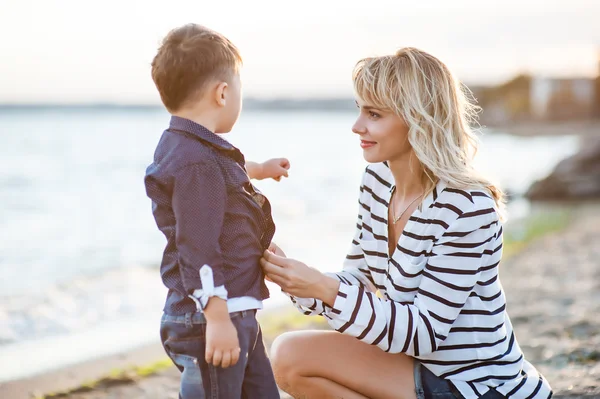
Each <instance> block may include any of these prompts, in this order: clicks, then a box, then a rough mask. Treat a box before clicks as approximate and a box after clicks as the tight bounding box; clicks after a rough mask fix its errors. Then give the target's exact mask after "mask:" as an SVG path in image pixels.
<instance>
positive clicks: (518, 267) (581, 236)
mask: <svg viewBox="0 0 600 399" xmlns="http://www.w3.org/2000/svg"><path fill="white" fill-rule="evenodd" d="M571 219H572V220H571V222H569V224H568V226H566V227H565V228H563V229H562V230H560V231H558V232H555V233H548V234H545V235H543V236H541V237H540V238H537V239H535V240H533V242H532V243H531V244H528V245H527V246H526V247H525V248H524V249H522V250H520V251H518V252H517V253H516V254H513V255H511V256H509V257H507V258H505V260H504V262H503V266H502V268H501V279H502V283H503V286H504V288H505V291H506V294H507V297H508V310H509V314H510V315H511V318H512V322H513V325H514V328H515V331H516V333H517V337H518V340H519V342H520V344H521V347H522V348H523V350H524V352H525V355H526V357H527V358H528V360H529V361H531V362H532V363H533V364H535V365H536V366H537V367H538V368H539V370H540V371H541V372H542V373H543V374H544V375H545V376H546V377H547V379H548V380H549V381H550V383H551V384H552V386H553V388H554V391H555V396H554V397H557V398H567V397H568V398H578V397H581V398H583V397H585V398H600V349H599V348H600V317H599V315H600V261H599V259H600V245H599V244H598V243H599V242H600V227H599V226H600V206H599V205H598V204H591V205H588V206H585V207H582V206H579V209H578V210H577V211H575V212H573V215H572V216H571ZM524 270H526V273H525V275H524V274H523V271H524ZM279 311H281V310H279ZM285 312H286V313H290V314H291V313H292V312H295V310H293V309H292V308H291V305H290V308H289V310H287V311H285ZM272 316H273V315H271V317H272ZM263 317H264V319H263V321H264V322H265V323H266V324H269V323H270V322H269V321H268V320H267V319H268V317H269V315H266V314H265V315H264V316H263ZM291 317H294V319H293V320H295V323H298V321H297V320H298V318H296V317H295V316H291ZM300 317H301V319H300V320H304V319H303V318H302V317H303V316H300ZM306 321H307V322H309V321H313V322H318V319H312V318H311V319H308V318H307V319H306ZM317 326H318V324H317ZM302 327H303V326H302V325H300V326H299V325H294V324H293V323H287V324H286V322H284V323H283V324H281V325H279V326H278V327H277V328H275V329H274V330H273V331H278V330H281V329H283V330H285V329H293V328H302ZM313 327H314V326H313ZM265 335H266V337H267V341H270V340H272V339H273V338H274V335H276V333H275V332H271V333H266V334H265ZM268 343H269V342H268ZM164 358H165V357H164V353H163V352H162V348H161V347H160V345H159V344H158V343H157V344H156V345H152V346H149V347H144V348H138V349H136V350H133V351H130V352H127V353H123V354H121V355H116V356H111V357H107V358H104V359H97V360H93V361H90V362H86V363H84V364H81V365H77V366H74V367H69V368H67V369H63V370H57V371H54V372H51V373H47V374H44V375H40V376H37V377H33V378H29V379H25V380H21V381H13V382H9V383H6V384H4V385H0V397H2V398H10V399H22V398H32V397H43V395H44V394H46V395H48V394H49V393H52V392H59V391H67V390H72V389H74V388H76V387H78V386H81V385H82V384H86V382H88V381H93V380H98V379H100V378H102V377H107V376H109V375H110V374H111V370H118V369H127V368H130V367H133V366H135V365H137V366H142V365H148V364H151V363H156V362H157V361H161V360H164ZM112 373H113V375H115V371H113V372H112ZM178 383H179V372H178V371H177V370H176V369H175V368H173V367H164V365H163V367H162V369H160V371H158V372H156V373H154V374H152V375H149V376H146V377H140V376H139V373H137V372H130V373H120V374H119V376H118V377H117V378H108V379H106V378H105V379H104V380H103V381H100V383H98V384H97V386H96V387H95V388H90V387H87V388H85V387H84V388H81V389H79V392H71V393H68V394H63V395H54V396H48V397H52V398H58V397H60V398H72V399H109V398H111V399H113V398H143V399H165V398H177V390H178ZM282 397H286V396H285V395H282Z"/></svg>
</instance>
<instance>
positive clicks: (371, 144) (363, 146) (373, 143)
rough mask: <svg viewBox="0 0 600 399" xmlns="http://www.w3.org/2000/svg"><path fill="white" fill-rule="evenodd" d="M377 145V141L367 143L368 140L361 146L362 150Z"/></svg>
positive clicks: (362, 141)
mask: <svg viewBox="0 0 600 399" xmlns="http://www.w3.org/2000/svg"><path fill="white" fill-rule="evenodd" d="M375 144H377V142H376V141H367V140H361V141H360V146H361V147H362V148H371V147H373V146H374V145H375Z"/></svg>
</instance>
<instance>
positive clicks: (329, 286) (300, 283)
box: [260, 248, 339, 306]
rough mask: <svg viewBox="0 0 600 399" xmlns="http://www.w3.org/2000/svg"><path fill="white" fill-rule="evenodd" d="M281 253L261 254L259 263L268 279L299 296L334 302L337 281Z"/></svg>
mask: <svg viewBox="0 0 600 399" xmlns="http://www.w3.org/2000/svg"><path fill="white" fill-rule="evenodd" d="M277 249H279V248H277ZM279 251H281V250H279ZM281 253H282V254H283V251H281ZM283 255H284V256H280V255H276V254H274V253H273V252H271V251H270V250H267V251H265V253H264V254H263V258H262V259H261V260H260V264H261V265H262V268H263V271H264V272H265V275H266V276H267V278H268V279H269V280H270V281H272V282H274V283H275V284H277V285H278V286H280V287H281V289H282V290H283V291H284V292H287V293H288V294H291V295H294V296H297V297H300V298H317V299H320V300H322V301H323V302H325V303H327V304H329V305H330V306H331V305H332V304H333V302H335V298H336V296H337V292H338V289H339V281H337V280H335V279H333V278H330V277H327V276H325V275H324V274H323V273H321V272H320V271H318V270H317V269H315V268H312V267H309V266H307V265H305V264H304V263H302V262H300V261H297V260H295V259H290V258H286V257H285V254H283Z"/></svg>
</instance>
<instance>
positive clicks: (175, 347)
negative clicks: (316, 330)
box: [160, 310, 279, 399]
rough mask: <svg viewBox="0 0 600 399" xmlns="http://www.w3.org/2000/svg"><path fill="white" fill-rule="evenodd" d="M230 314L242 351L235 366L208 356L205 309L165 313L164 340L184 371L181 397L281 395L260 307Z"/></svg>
mask: <svg viewBox="0 0 600 399" xmlns="http://www.w3.org/2000/svg"><path fill="white" fill-rule="evenodd" d="M229 316H230V318H231V321H232V322H233V325H234V326H235V328H236V329H237V333H238V339H239V342H240V350H241V353H240V358H239V360H238V362H237V364H236V365H235V366H231V367H228V368H222V367H215V366H213V365H212V364H207V363H206V361H205V360H204V352H205V347H206V318H205V317H204V315H203V314H202V313H188V314H186V315H182V316H171V315H167V314H165V315H163V317H162V320H161V327H160V335H161V340H162V343H163V346H164V348H165V351H166V352H167V354H168V355H169V357H170V358H171V360H172V361H173V363H175V365H176V366H177V368H178V369H179V371H181V385H180V390H179V398H180V399H239V398H242V399H254V398H257V399H258V398H260V399H279V390H278V389H277V384H276V383H275V377H274V376H273V370H272V369H271V362H270V361H269V358H268V356H267V352H266V350H265V346H264V343H263V338H262V332H261V330H260V325H259V324H258V321H257V320H256V311H255V310H244V311H241V312H234V313H230V314H229Z"/></svg>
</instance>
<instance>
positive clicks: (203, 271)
mask: <svg viewBox="0 0 600 399" xmlns="http://www.w3.org/2000/svg"><path fill="white" fill-rule="evenodd" d="M199 273H200V281H201V282H202V288H199V289H197V290H194V292H193V293H192V295H188V296H189V297H190V298H191V299H192V300H193V301H194V302H195V303H196V310H197V311H202V310H203V309H204V308H206V305H207V304H208V300H209V299H210V298H211V297H213V296H216V297H218V298H221V299H223V300H225V301H226V300H227V289H226V288H225V286H224V285H220V286H218V287H215V280H214V277H213V271H212V268H211V267H210V266H209V265H204V266H202V267H201V268H200V272H199Z"/></svg>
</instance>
